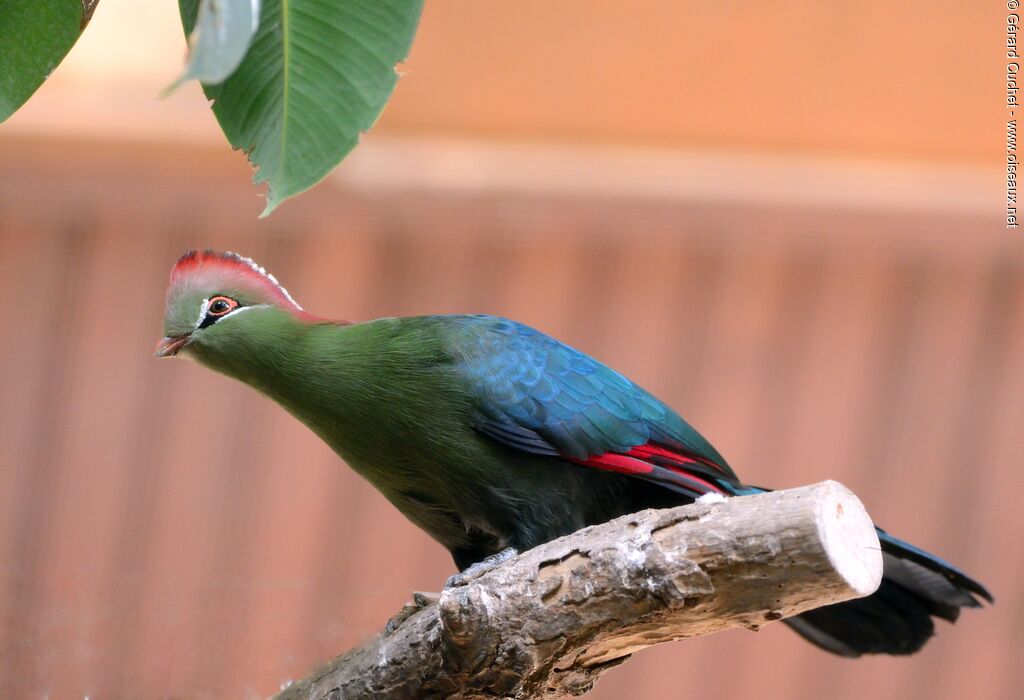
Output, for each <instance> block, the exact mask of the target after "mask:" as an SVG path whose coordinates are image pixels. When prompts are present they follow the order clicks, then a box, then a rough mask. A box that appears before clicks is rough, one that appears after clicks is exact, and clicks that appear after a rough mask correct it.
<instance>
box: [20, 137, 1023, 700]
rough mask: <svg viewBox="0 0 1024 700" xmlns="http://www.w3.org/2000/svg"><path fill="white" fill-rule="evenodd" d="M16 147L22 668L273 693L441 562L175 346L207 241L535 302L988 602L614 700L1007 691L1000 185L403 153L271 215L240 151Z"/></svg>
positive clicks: (380, 303)
mask: <svg viewBox="0 0 1024 700" xmlns="http://www.w3.org/2000/svg"><path fill="white" fill-rule="evenodd" d="M0 146H3V148H2V149H0V192H2V199H0V319H2V324H3V325H2V342H0V696H2V697H5V698H6V697H39V696H42V695H44V694H47V693H49V696H50V697H54V698H56V697H82V696H83V694H88V695H89V696H90V697H94V698H122V697H133V698H135V697H138V698H156V697H181V698H192V697H203V698H221V697H265V696H266V695H268V694H269V693H271V692H273V691H274V690H275V689H276V688H277V687H278V686H279V685H280V684H281V683H283V682H285V681H286V680H287V679H289V678H296V677H299V676H301V675H304V674H305V673H307V672H308V671H309V670H310V669H311V668H312V667H313V666H315V665H316V664H317V663H319V662H321V661H323V660H326V659H328V658H330V657H331V656H332V655H333V654H335V653H336V652H339V651H341V650H344V649H346V648H348V647H349V646H351V645H354V644H357V643H359V642H360V641H361V640H364V639H366V638H368V637H369V636H371V635H373V634H374V633H376V632H377V631H378V630H379V629H380V628H381V626H382V625H383V623H384V621H385V620H386V619H387V617H388V616H389V615H391V614H392V613H394V612H395V611H396V610H397V609H398V608H399V606H400V605H401V603H402V602H403V600H405V599H406V597H407V596H408V594H409V592H410V591H412V590H431V589H436V588H437V587H438V586H440V585H441V583H442V582H443V580H444V578H445V577H446V576H447V575H448V574H450V573H451V572H452V565H451V563H450V560H449V558H448V556H447V554H446V553H445V552H444V551H443V550H442V549H441V548H440V547H439V546H437V545H435V544H433V543H432V542H431V541H430V540H429V539H427V538H426V536H424V535H423V534H421V533H420V532H418V531H417V530H416V529H415V528H414V527H412V526H411V525H410V524H409V523H407V522H405V521H404V520H403V519H402V518H401V516H400V515H399V514H398V513H397V512H395V511H394V510H393V509H392V508H391V507H390V506H389V505H388V504H387V503H386V502H385V501H384V500H383V499H382V498H381V497H380V496H378V495H377V494H376V493H375V492H374V491H373V490H372V489H371V488H369V487H368V486H367V485H366V484H365V483H363V482H362V481H360V480H359V479H358V478H357V477H355V476H354V475H353V473H352V472H350V471H349V470H348V469H347V468H346V467H345V466H344V464H342V463H341V462H340V460H338V459H337V458H336V457H335V456H334V455H333V454H332V453H331V452H329V450H327V449H326V447H324V446H323V445H322V444H321V443H320V442H319V441H318V440H317V439H316V438H315V437H314V436H313V435H312V434H310V433H309V432H308V431H306V430H305V429H304V428H303V427H302V426H301V425H299V424H298V423H297V422H296V421H294V420H293V419H291V418H290V417H289V416H288V415H286V414H285V413H284V412H283V411H282V410H280V409H278V408H277V407H276V406H274V405H272V404H271V403H270V402H268V401H266V400H264V399H263V398H261V397H259V396H258V395H256V394H255V393H254V392H252V391H251V390H249V389H247V388H245V387H242V386H239V385H236V384H234V383H232V382H231V381H229V380H227V379H225V378H222V377H219V376H215V375H213V374H210V373H209V372H207V371H205V370H203V369H201V368H200V367H198V366H195V365H193V364H191V363H189V362H181V361H174V362H157V361H156V360H155V359H154V358H153V356H152V350H153V345H154V343H155V341H156V339H157V337H158V336H159V335H160V328H161V317H162V304H163V299H162V296H163V291H164V286H165V283H166V277H167V272H168V270H169V268H170V266H171V265H172V263H173V262H174V260H175V259H176V257H177V255H178V254H180V253H181V252H182V251H184V250H185V249H187V248H189V247H193V246H204V247H205V246H213V247H218V248H228V249H232V250H237V251H239V252H242V253H244V254H247V255H251V256H253V257H254V258H255V259H257V260H258V261H260V262H261V263H263V264H264V265H266V266H267V267H268V268H269V269H270V270H272V271H273V272H274V273H275V274H276V275H277V276H278V278H279V279H281V280H282V281H283V283H284V284H285V285H286V286H287V287H288V288H289V290H290V291H291V292H292V293H293V295H294V296H295V297H296V298H298V299H299V300H300V302H301V303H303V305H304V306H306V308H308V309H311V310H313V311H315V312H316V313H319V314H323V315H332V316H338V317H346V318H352V319H367V318H373V317H376V316H380V315H402V314H415V313H426V312H430V313H438V312H456V311H459V312H490V313H497V314H503V315H507V316H511V317H514V318H517V319H519V320H522V321H525V322H528V323H530V324H532V325H535V326H537V327H539V328H541V329H543V330H545V331H548V332H550V333H552V334H554V335H556V336H558V337H560V338H562V339H564V340H566V341H569V342H571V343H573V344H574V345H576V346H578V347H580V348H582V349H584V350H586V351H588V352H590V353H591V354H593V355H595V356H596V357H598V358H600V359H602V360H605V361H607V362H609V363H610V364H612V365H613V366H615V367H616V368H618V369H620V370H622V371H623V372H625V373H626V374H628V375H630V376H631V377H633V378H634V379H636V380H638V381H639V382H641V383H642V384H644V385H645V386H647V387H648V388H650V389H651V390H652V391H654V393H656V394H657V395H659V396H660V397H662V398H663V399H665V400H667V401H668V402H669V403H671V404H672V405H674V406H676V407H678V408H679V410H680V412H681V413H682V414H683V415H684V416H686V417H687V418H688V419H690V420H691V421H692V422H693V423H694V424H695V425H696V426H698V427H699V428H700V429H701V430H702V432H704V433H705V434H706V435H707V436H708V437H709V438H710V439H711V440H712V441H713V442H714V443H715V444H716V445H717V446H718V448H719V449H720V450H721V451H722V452H723V453H724V454H725V455H726V456H727V458H728V459H729V460H730V461H731V463H732V464H733V466H734V467H735V468H736V470H737V471H738V472H739V473H740V474H741V475H742V476H743V477H744V478H746V479H747V480H749V481H750V482H752V483H758V484H765V485H771V486H777V487H786V486H795V485H798V484H803V483H809V482H814V481H819V480H821V479H824V478H834V479H838V480H840V481H842V482H843V483H845V484H847V485H848V486H850V487H851V488H852V489H853V490H854V491H855V492H856V493H858V494H859V495H860V496H861V497H862V498H863V500H864V501H865V503H866V504H867V506H868V509H869V512H871V513H872V515H873V516H874V517H875V518H876V520H877V521H878V522H879V523H881V524H882V525H884V526H886V527H887V528H889V529H890V530H892V531H894V532H895V533H897V534H899V535H901V536H905V537H906V538H908V539H910V540H912V541H914V542H915V543H917V544H920V545H922V546H924V547H927V548H929V549H932V550H933V551H936V552H937V553H939V554H941V555H943V556H945V557H947V558H949V559H950V560H952V561H954V562H956V563H958V564H960V565H962V566H963V567H964V568H966V569H967V570H968V571H969V572H971V573H973V574H975V575H977V576H978V577H979V578H980V579H982V580H983V581H984V582H985V583H987V584H989V585H990V586H991V589H992V590H993V592H994V593H995V595H996V596H997V598H998V604H997V605H996V607H995V608H994V609H991V610H983V611H980V612H979V611H970V612H968V613H966V614H965V615H964V616H963V618H962V620H961V622H960V623H959V624H958V625H957V626H956V628H951V627H950V626H948V625H945V624H940V625H939V630H938V637H937V638H936V639H935V640H934V641H933V642H932V643H931V644H930V645H929V647H928V648H927V650H926V651H925V652H924V653H922V654H921V655H919V656H917V657H914V658H912V659H890V658H878V659H866V660H861V661H857V662H850V661H847V660H841V659H836V658H832V657H830V656H828V655H826V654H824V653H823V652H819V651H817V650H816V649H814V648H812V647H810V646H809V645H807V644H805V643H803V642H802V641H801V640H799V639H798V638H797V637H796V636H795V635H794V634H792V633H791V632H790V631H789V630H787V629H785V628H783V627H782V626H780V625H776V626H771V627H769V628H767V629H765V630H763V631H761V632H759V633H757V634H751V633H747V632H738V631H737V632H730V633H726V634H721V635H717V636H715V637H713V638H708V639H700V640H693V641H689V642H684V643H678V644H674V645H669V646H666V647H662V648H658V649H654V650H649V651H646V652H644V653H641V654H639V655H638V657H637V658H636V659H635V660H633V661H632V662H630V663H627V664H625V665H624V666H622V667H620V668H618V669H616V670H614V671H613V672H611V673H610V674H609V675H608V676H607V677H606V679H605V680H604V681H603V682H602V683H601V684H600V685H599V687H598V690H597V692H596V693H595V694H594V696H593V697H595V698H609V699H610V698H692V697H721V698H732V697H758V698H761V697H767V698H770V697H778V698H807V699H817V698H821V697H830V698H835V699H837V700H841V699H843V698H851V699H852V698H863V697H878V698H889V697H891V698H943V697H944V698H959V697H968V696H970V697H985V698H1011V697H1020V696H1019V694H1018V693H1019V691H1020V686H1019V684H1018V683H1019V681H1018V679H1019V669H1018V668H1017V666H1018V661H1019V653H1020V649H1021V648H1022V642H1024V639H1022V636H1021V635H1022V632H1021V630H1022V629H1024V583H1022V581H1024V568H1022V560H1021V557H1020V552H1021V551H1024V517H1022V515H1021V508H1020V503H1019V501H1020V497H1019V494H1021V493H1022V492H1024V470H1022V469H1021V455H1022V454H1024V433H1022V431H1021V428H1020V424H1021V417H1022V415H1024V274H1022V272H1024V256H1022V254H1021V246H1020V241H1019V240H1016V236H1011V235H1009V234H1007V233H1006V232H1005V231H1002V230H1000V229H999V228H998V226H996V225H993V223H994V219H993V217H992V216H991V215H990V214H988V213H986V212H983V211H977V210H941V211H928V210H926V209H922V208H915V207H888V206H887V207H876V208H874V207H871V206H857V207H852V206H847V207H843V206H839V205H834V204H833V205H828V204H821V203H818V204H814V203H807V204H803V205H801V204H800V203H799V202H796V203H794V202H789V203H786V204H777V205H776V204H771V203H766V202H760V203H754V202H751V201H747V200H728V199H716V200H707V199H701V198H699V197H690V198H688V197H686V196H682V195H680V196H673V197H665V196H660V197H644V196H642V195H641V194H636V193H633V194H630V195H628V196H625V195H623V196H615V195H614V193H613V194H608V193H602V194H601V195H600V196H597V195H593V194H591V195H588V194H587V193H586V192H572V193H563V194H558V195H544V194H541V193H529V192H523V191H519V190H514V189H502V188H500V187H492V188H489V189H485V190H477V191H473V190H463V189H457V188H448V187H445V186H443V185H440V186H438V185H436V184H431V183H429V182H423V183H420V184H418V185H417V184H416V183H408V182H406V183H405V184H403V186H402V188H401V190H398V189H388V188H387V187H386V186H383V185H380V184H379V183H378V184H375V185H373V186H367V187H357V186H354V185H353V186H348V185H346V186H337V185H324V186H321V187H320V188H319V189H317V190H315V191H314V192H312V193H311V194H309V195H307V196H306V198H305V202H304V203H303V205H302V206H288V205H286V206H285V207H283V208H282V209H281V210H280V212H279V213H278V214H275V215H274V216H273V217H272V218H271V219H269V220H267V221H261V222H258V223H257V222H256V220H255V218H254V213H255V211H256V210H257V209H258V206H257V205H256V204H255V203H254V202H253V194H252V192H251V191H250V190H249V189H248V188H247V187H246V186H245V185H244V184H242V183H243V181H244V166H242V165H241V164H240V162H238V161H237V160H236V159H235V158H234V157H231V156H227V155H224V156H220V155H213V156H211V155H209V154H207V153H205V152H191V151H183V150H182V149H180V148H175V149H171V148H146V147H142V146H140V147H137V148H135V149H134V150H131V149H128V150H127V151H126V149H125V147H124V146H119V147H116V148H115V147H108V146H106V145H104V144H93V145H89V144H85V145H82V144H56V145H54V144H53V143H41V142H32V141H10V140H8V141H7V142H5V143H3V144H0ZM129 151H130V152H129ZM997 204H998V202H994V204H993V207H995V206H996V205H997ZM993 213H997V212H995V209H993ZM1015 687H1016V688H1017V691H1014V690H1013V689H1014V688H1015Z"/></svg>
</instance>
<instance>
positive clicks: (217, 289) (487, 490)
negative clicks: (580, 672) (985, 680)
mask: <svg viewBox="0 0 1024 700" xmlns="http://www.w3.org/2000/svg"><path fill="white" fill-rule="evenodd" d="M163 331H164V337H163V338H162V339H161V340H160V341H159V342H158V344H157V351H156V354H157V356H158V357H162V358H166V357H175V356H177V357H188V358H191V359H193V360H195V361H197V362H198V363H199V364H201V365H203V366H205V367H207V368H209V369H212V370H214V371H216V372H219V373H221V374H224V375H227V376H228V377H231V378H234V379H236V380H239V381H241V382H244V383H245V384H248V385H250V386H251V387H253V388H255V389H256V390H257V391H259V392H260V393H262V394H264V395H266V396H267V397H269V398H270V399H272V400H273V401H275V402H277V403H278V404H280V405H281V406H282V407H283V408H284V409H285V410H286V411H288V412H289V413H291V414H292V415H293V416H295V417H296V418H297V419H298V420H300V421H301V422H302V423H304V424H305V425H306V426H308V427H309V428H310V429H311V430H312V431H313V432H314V433H315V434H316V435H317V436H319V437H320V438H321V439H322V440H323V441H324V442H325V443H327V445H329V446H330V447H331V449H333V450H334V452H336V453H337V454H338V455H339V456H340V457H341V458H342V459H343V460H344V461H345V462H346V463H347V464H348V465H349V466H350V467H351V468H352V469H354V470H355V471H356V472H358V473H359V474H360V475H361V476H362V477H364V478H365V479H366V480H367V481H369V482H370V483H371V484H372V485H373V486H374V487H375V488H376V489H377V490H379V491H380V492H381V494H383V495H384V497H385V498H386V499H387V500H388V501H390V502H391V503H392V504H393V505H394V506H395V507H396V508H397V509H398V510H399V511H400V512H401V513H402V514H404V515H405V517H407V518H408V519H409V520H410V521H411V522H412V523H413V524H415V525H416V526H418V527H420V528H421V529H423V530H424V531H426V532H427V533H428V534H429V535H430V536H431V537H432V538H433V539H434V540H436V541H437V542H439V543H440V544H441V545H443V546H444V547H445V548H446V549H447V550H448V551H449V552H450V554H451V556H452V558H453V560H454V563H455V565H456V567H457V568H458V570H459V571H460V572H461V573H460V574H456V575H455V576H454V577H453V579H450V580H449V585H458V584H459V583H460V579H459V577H460V576H465V575H468V574H469V573H471V572H475V571H478V570H481V569H486V568H489V567H493V566H494V565H496V564H497V563H499V562H501V561H502V560H504V559H507V558H509V557H510V556H513V555H514V554H515V553H516V552H522V551H525V550H528V549H530V548H532V547H535V546H537V545H539V544H542V543H544V542H548V541H550V540H552V539H555V538H558V537H561V536H563V535H567V534H569V533H571V532H574V531H576V530H578V529H580V528H582V527H584V526H587V525H592V524H597V523H602V522H606V521H608V520H611V519H613V518H615V517H618V516H621V515H625V514H629V513H634V512H637V511H639V510H642V509H645V508H666V507H672V506H677V505H682V504H686V503H690V502H693V501H694V500H696V499H698V498H700V497H702V496H705V495H706V494H718V495H721V496H725V497H733V496H735V497H743V496H747V495H751V494H756V493H761V492H763V491H766V490H767V489H762V488H759V487H754V486H750V485H746V484H743V483H742V482H741V481H740V479H739V478H738V477H737V476H736V474H735V472H734V471H733V470H732V468H731V467H730V466H729V464H728V463H727V462H726V460H725V459H724V458H723V457H722V455H721V454H719V452H718V451H717V450H716V449H715V448H714V447H712V445H711V444H710V443H709V442H708V441H707V440H705V439H704V437H702V436H701V435H700V434H699V433H698V432H697V431H696V430H695V429H694V428H693V427H691V426H690V425H689V424H688V423H687V422H685V421H684V420H683V419H682V418H681V417H680V416H679V414H678V413H676V412H675V411H674V410H673V409H672V408H670V407H669V406H668V405H667V404H665V403H664V402H662V401H660V400H659V399H657V398H655V397H654V395H652V394H651V393H649V392H648V391H646V390H645V389H643V388H641V387H640V386H639V385H637V384H636V383H634V382H633V381H631V380H629V379H628V378H626V377H625V376H624V375H623V374H620V373H619V372H617V371H615V370H614V369H612V368H610V367H608V366H607V365H605V364H602V363H601V362H599V361H597V360H595V359H593V358H592V357H590V356H588V355H586V354H584V353H583V352H581V351H579V350H576V349H574V348H572V347H570V346H569V345H566V344H564V343H562V342H559V341H558V340H556V339H554V338H553V337H551V336H549V335H546V334H544V333H542V332H540V331H538V330H535V329H533V328H531V327H529V326H527V325H524V324H521V323H518V322H515V321H512V320H508V319H505V318H501V317H498V316H490V315H433V316H412V317H400V318H396V317H388V318H379V319H375V320H370V321H365V322H358V323H354V322H349V321H340V320H331V319H327V318H322V317H319V316H315V315H313V314H310V313H308V312H306V311H304V310H303V309H302V307H301V306H299V304H298V303H296V301H295V300H294V299H293V298H292V296H291V295H290V294H289V293H288V291H287V290H286V289H285V288H284V287H283V286H282V285H281V284H280V283H279V282H278V281H277V279H276V278H275V277H274V276H273V275H271V274H270V273H268V272H267V271H266V270H265V269H264V268H263V267H261V266H259V265H258V264H256V263H255V262H253V261H252V260H251V259H249V258H246V257H244V256H242V255H239V254H236V253H231V252H218V251H215V250H211V249H206V250H190V251H188V252H186V253H185V254H184V255H182V256H181V258H180V259H178V261H177V262H176V263H175V265H174V266H173V268H172V270H171V274H170V282H169V286H168V290H167V296H166V308H165V315H164V324H163ZM716 497H717V496H714V497H713V498H716ZM878 537H879V542H880V544H881V548H882V557H883V578H882V582H881V585H880V586H879V588H878V590H877V591H876V592H875V593H873V594H871V595H870V596H868V597H865V598H859V599H855V600H851V601H847V602H843V603H837V604H833V605H829V606H826V607H822V608H817V609H815V610H811V611H809V612H805V613H803V614H801V615H799V616H795V617H791V618H788V619H786V620H785V621H784V622H785V623H786V624H788V625H789V626H790V627H791V628H792V629H794V630H795V631H796V632H797V633H798V634H800V635H801V636H802V637H804V638H805V639H806V640H808V641H809V642H811V643H812V644H814V645H816V646H818V647H820V648H822V649H824V650H826V651H829V652H832V653H834V654H838V655H841V656H846V657H857V656H860V655H862V654H891V655H906V654H912V653H915V652H917V651H918V650H919V649H921V647H922V646H923V645H924V644H925V643H926V642H927V641H928V639H929V638H930V637H931V636H932V635H933V634H934V627H935V626H934V622H933V618H940V619H944V620H947V621H949V622H954V621H956V619H957V618H958V616H959V613H960V611H961V609H962V608H973V607H980V606H981V600H986V601H988V602H990V603H991V602H994V599H993V597H992V595H991V594H990V593H989V592H988V590H986V588H985V587H984V586H982V585H981V584H980V583H978V582H977V581H975V580H974V579H972V578H971V577H969V576H968V575H967V574H965V573H963V572H962V571H960V570H959V569H957V568H956V567H954V566H953V565H952V564H949V563H948V562H946V561H943V560H942V559H940V558H938V557H937V556H935V555H933V554H930V553H928V552H926V551H924V550H922V549H919V548H918V547H915V546H913V545H911V544H909V543H907V542H904V541H902V540H900V539H898V538H896V537H894V536H892V535H890V534H889V533H887V532H885V531H884V530H881V529H879V530H878ZM463 580H464V579H463Z"/></svg>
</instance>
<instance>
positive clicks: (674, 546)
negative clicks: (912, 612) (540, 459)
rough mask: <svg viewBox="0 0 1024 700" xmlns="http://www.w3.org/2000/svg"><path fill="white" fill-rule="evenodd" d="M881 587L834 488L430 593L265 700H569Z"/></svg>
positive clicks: (663, 520) (616, 539)
mask: <svg viewBox="0 0 1024 700" xmlns="http://www.w3.org/2000/svg"><path fill="white" fill-rule="evenodd" d="M881 576H882V557H881V550H880V548H879V544H878V538H877V536H876V534H875V530H874V526H873V525H872V523H871V519H870V518H869V517H868V515H867V512H866V511H865V510H864V507H863V506H862V505H861V503H860V501H859V500H857V497H856V496H854V495H853V494H852V493H851V492H850V491H849V490H848V489H846V487H844V486H842V485H841V484H838V483H836V482H834V481H826V482H823V483H821V484H816V485H813V486H805V487H802V488H798V489H792V490H788V491H775V492H772V493H766V494H760V495H756V496H746V497H742V498H731V499H727V500H718V501H708V500H703V502H698V503H695V504H693V505H688V506H681V507H679V508H673V509H669V510H647V511H643V512H640V513H635V514H633V515H629V516H625V517H622V518H619V519H617V520H613V521H611V522H609V523H605V524H602V525H597V526H593V527H588V528H585V529H583V530H580V531H579V532H576V533H573V534H572V535H568V536H566V537H562V538H561V539H558V540H555V541H553V542H549V543H547V544H544V545H541V546H540V547H536V548H534V549H532V550H530V551H528V552H525V553H524V554H522V555H520V556H518V557H516V558H515V559H512V560H511V561H508V562H506V563H504V564H502V565H500V566H499V567H497V568H496V569H494V570H493V571H490V572H487V573H485V574H482V575H480V576H479V577H478V578H476V579H473V580H471V581H470V582H469V583H468V584H467V585H465V586H461V587H458V588H452V589H448V590H445V591H443V592H442V593H441V595H440V599H439V601H438V602H437V603H436V604H431V605H429V606H427V607H425V608H424V609H422V610H420V611H419V612H416V613H415V614H413V615H412V616H411V617H409V618H408V619H407V620H405V621H404V622H403V623H402V624H401V625H400V626H399V628H398V629H397V630H396V631H395V632H393V633H392V634H390V635H382V636H381V637H379V638H378V639H376V640H375V641H373V642H372V643H370V644H368V645H366V646H364V647H362V648H360V649H355V650H353V651H350V652H349V653H347V654H345V655H343V656H340V657H338V658H337V659H335V660H334V661H333V662H331V663H330V664H329V665H327V666H326V667H325V668H323V669H321V670H320V671H318V672H316V673H314V674H313V675H312V676H310V677H308V678H306V679H304V680H302V681H299V682H297V683H295V684H294V685H291V686H289V687H288V688H287V689H285V690H284V691H283V692H282V693H281V694H280V695H279V696H278V697H279V698H280V699H281V700H296V699H298V698H311V699H316V700H342V699H344V698H371V697H372V698H420V697H455V698H484V697H486V698H494V697H509V696H515V697H517V698H543V697H558V696H564V695H566V694H569V695H580V694H582V693H584V692H586V691H587V690H589V689H590V688H591V686H593V684H594V682H595V681H596V680H597V678H598V676H600V675H601V673H603V672H604V671H605V670H607V669H608V668H610V667H612V666H614V665H616V664H619V663H622V662H623V661H625V660H626V659H627V658H628V657H629V655H630V654H631V653H633V652H635V651H638V650H640V649H643V648H645V647H648V646H651V645H654V644H660V643H662V642H667V641H671V640H675V639H684V638H686V637H694V636H697V635H701V634H710V633H712V632H718V631H720V630H724V629H728V628H730V627H738V626H739V627H746V628H748V629H752V630H756V629H758V628H759V627H761V626H762V625H764V624H767V623H768V622H771V621H773V620H781V619H783V618H786V617H790V616H791V615H798V614H800V613H802V612H805V611H807V610H810V609H812V608H816V607H820V606H822V605H829V604H831V603H837V602H840V601H843V600H849V599H851V598H858V597H861V596H865V595H868V594H870V593H872V592H873V591H874V590H875V589H876V588H877V587H878V584H879V582H880V581H881Z"/></svg>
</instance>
